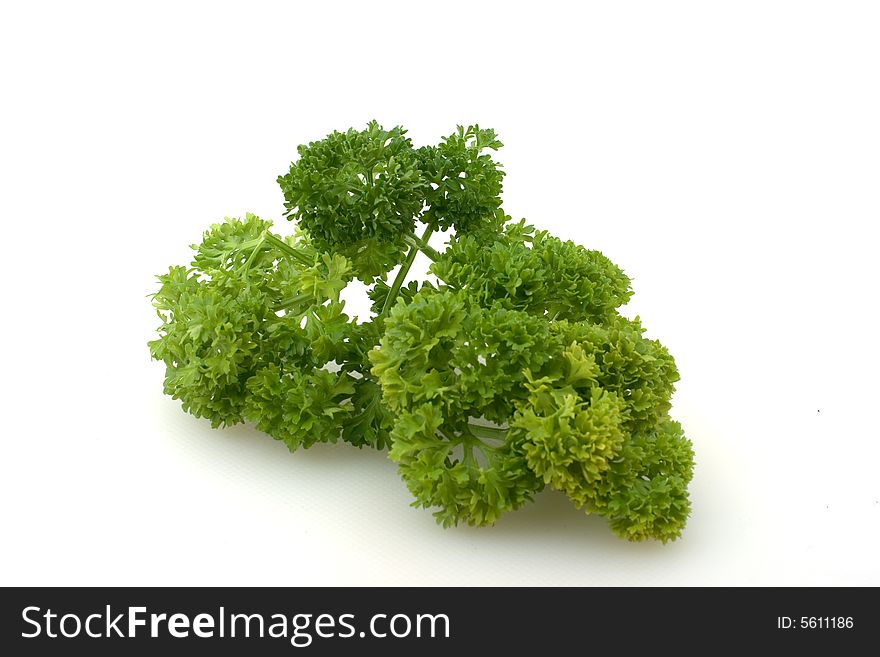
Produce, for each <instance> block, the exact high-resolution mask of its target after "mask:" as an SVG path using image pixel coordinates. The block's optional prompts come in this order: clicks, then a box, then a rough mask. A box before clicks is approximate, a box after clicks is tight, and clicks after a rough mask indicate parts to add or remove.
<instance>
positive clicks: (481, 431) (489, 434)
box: [468, 422, 508, 440]
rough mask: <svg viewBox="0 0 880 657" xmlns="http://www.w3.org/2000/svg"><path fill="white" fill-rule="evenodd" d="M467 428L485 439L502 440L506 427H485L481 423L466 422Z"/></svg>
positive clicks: (505, 435) (477, 436)
mask: <svg viewBox="0 0 880 657" xmlns="http://www.w3.org/2000/svg"><path fill="white" fill-rule="evenodd" d="M468 430H469V431H470V432H471V433H472V434H473V435H474V436H475V437H476V438H482V439H487V440H504V439H505V438H506V437H507V431H508V430H507V429H502V428H501V427H486V426H483V425H481V424H472V423H470V422H469V423H468Z"/></svg>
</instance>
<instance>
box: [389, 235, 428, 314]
mask: <svg viewBox="0 0 880 657" xmlns="http://www.w3.org/2000/svg"><path fill="white" fill-rule="evenodd" d="M433 232H434V227H433V226H428V227H427V228H426V229H425V232H424V233H422V236H421V237H420V238H418V239H419V241H420V242H422V243H424V244H426V245H427V243H428V238H430V237H431V233H433ZM421 250H422V247H421V246H419V245H418V244H412V245H410V247H409V252H408V253H407V254H406V260H404V261H403V264H402V265H400V271H398V272H397V276H395V277H394V282H393V283H392V284H391V289H390V290H388V297H387V298H386V299H385V305H383V306H382V312H381V313H379V316H380V317H384V316H385V315H387V314H388V311H389V310H391V306H393V305H394V302H395V301H396V300H397V295H398V293H399V292H400V287H401V285H403V281H405V280H406V275H407V274H408V273H409V270H410V268H411V267H412V264H413V261H414V260H415V259H416V256H417V255H418V253H419V251H421Z"/></svg>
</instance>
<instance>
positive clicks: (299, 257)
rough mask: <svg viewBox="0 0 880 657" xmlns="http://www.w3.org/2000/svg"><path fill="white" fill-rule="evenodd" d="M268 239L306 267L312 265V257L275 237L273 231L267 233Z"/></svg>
mask: <svg viewBox="0 0 880 657" xmlns="http://www.w3.org/2000/svg"><path fill="white" fill-rule="evenodd" d="M266 241H267V242H268V243H269V244H271V245H272V246H274V247H276V248H277V249H279V250H280V251H282V252H283V253H284V254H285V255H289V256H290V257H291V258H293V259H294V260H297V261H298V262H300V263H301V264H303V265H305V266H306V267H311V266H312V265H313V264H315V263H314V262H312V260H311V259H310V258H308V257H307V256H306V255H305V254H303V253H302V252H300V251H297V250H296V249H294V248H293V247H292V246H290V244H288V243H287V242H285V241H284V240H282V239H280V238H278V237H275V236H274V235H273V234H272V233H266Z"/></svg>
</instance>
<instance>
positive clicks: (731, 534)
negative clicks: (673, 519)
mask: <svg viewBox="0 0 880 657" xmlns="http://www.w3.org/2000/svg"><path fill="white" fill-rule="evenodd" d="M878 34H880V9H878V6H877V4H876V3H870V2H864V3H859V2H767V1H761V2H747V1H743V0H739V1H738V2H712V3H708V2H668V3H654V2H646V3H630V2H619V3H586V2H578V3H558V2H547V1H545V2H540V3H516V2H503V3H493V2H476V1H470V2H453V1H449V0H446V1H444V2H442V3H417V2H401V3H387V2H358V3H350V4H349V3H344V4H340V3H334V2H321V3H292V2H289V3H266V2H248V3H239V4H238V6H232V5H226V4H224V3H218V2H210V3H204V4H198V3H180V2H168V3H165V2H152V3H144V4H143V7H142V8H140V9H135V8H133V7H132V6H131V5H130V4H129V3H112V2H107V3H95V2H80V3H42V2H32V3H16V4H15V5H13V4H12V3H4V5H3V8H2V10H0V84H2V86H0V94H2V102H0V131H2V132H0V135H2V141H0V190H2V191H0V194H2V197H0V207H2V215H0V216H2V220H3V227H4V230H3V242H2V244H3V256H2V258H0V267H2V296H3V316H2V323H0V332H2V335H0V339H2V348H3V355H2V358H3V367H2V371H3V376H2V378H0V386H2V399H3V409H4V413H3V415H4V418H3V424H2V433H3V443H2V444H3V451H2V456H0V464H2V478H0V505H2V509H0V523H2V526H0V534H2V541H0V555H2V559H0V584H3V585H12V584H19V585H37V584H110V585H138V584H140V585H153V584H157V585H158V584H186V585H195V584H212V585H223V584H253V585H297V584H412V585H419V584H474V585H484V584H501V585H517V584H523V585H541V584H547V585H569V584H577V585H609V584H619V585H638V584H649V585H653V584H675V585H678V584H697V585H709V584H733V585H739V584H770V585H783V584H794V585H806V584H820V585H824V584H847V585H858V584H873V585H878V584H880V566H878V562H877V555H878V553H880V475H878V463H880V429H878V426H880V423H878V408H880V404H878V393H880V383H878V372H880V355H878V354H880V339H878V320H880V316H878V292H877V290H878V283H880V280H878V278H880V277H878V274H877V258H876V253H877V248H878V240H877V239H876V233H877V231H876V226H877V222H878V219H880V187H878V183H880V38H878ZM374 117H375V118H377V119H378V120H379V121H380V122H382V123H384V124H385V125H386V126H392V125H394V124H397V123H402V124H404V125H405V126H406V127H407V128H408V129H409V131H410V136H411V137H412V138H413V140H414V141H415V142H416V144H419V145H420V144H424V143H430V142H436V141H437V140H438V139H439V138H440V137H441V136H442V135H445V134H448V133H450V132H451V131H452V130H453V129H454V126H455V124H457V123H472V122H479V123H480V124H481V125H483V126H492V127H494V128H495V129H496V130H497V131H498V132H499V133H500V135H501V137H502V140H503V141H504V142H505V148H504V149H503V150H502V151H501V153H500V155H499V158H500V159H501V160H502V161H503V163H504V165H505V167H506V170H507V172H508V176H507V178H506V187H505V190H506V191H505V194H504V199H505V207H506V210H507V211H508V213H510V214H512V215H513V216H514V217H517V218H519V217H523V216H524V217H527V218H528V219H529V220H530V221H531V222H533V223H535V224H537V225H539V226H540V227H543V228H547V229H549V230H551V231H552V232H554V233H556V234H557V235H559V236H562V237H564V238H571V239H574V240H577V241H579V242H581V243H583V244H585V245H587V246H589V247H591V248H597V249H600V250H602V251H603V252H604V253H606V254H607V255H608V256H609V257H611V258H612V259H613V260H615V261H616V262H618V263H620V264H621V266H623V267H624V269H625V270H626V271H627V273H629V274H630V275H631V276H632V277H633V279H634V286H635V290H636V295H635V297H634V299H633V301H632V302H631V304H630V306H629V308H628V310H627V312H629V313H631V314H636V313H638V314H640V315H641V316H642V319H643V320H644V322H645V324H646V326H647V327H648V329H649V334H650V335H651V336H652V337H658V338H660V339H661V340H663V341H664V343H665V344H667V346H668V347H669V348H670V350H671V351H672V353H673V354H674V355H675V356H676V359H677V362H678V365H679V367H680V370H681V373H682V381H681V383H680V385H679V387H678V392H677V394H676V396H675V399H674V408H673V415H674V417H676V418H677V419H679V420H680V421H681V422H682V423H683V425H684V427H685V429H686V431H687V433H688V435H689V436H690V437H691V438H692V439H693V442H694V446H695V449H696V454H697V461H698V465H697V470H696V475H695V479H694V481H693V484H692V488H691V492H692V497H693V501H694V510H693V515H692V517H691V519H690V522H689V524H688V527H687V529H686V531H685V533H684V536H683V538H682V539H681V540H679V541H677V542H675V543H671V544H667V545H665V546H664V545H660V544H655V543H643V544H630V543H627V542H624V541H621V540H619V539H617V538H615V537H614V536H613V535H612V534H611V533H610V532H609V531H608V530H607V527H606V525H605V522H604V521H603V520H602V519H601V518H595V517H587V516H585V515H583V514H582V513H580V512H578V511H576V510H575V509H574V508H572V507H570V505H569V504H568V502H567V500H566V499H565V498H564V497H563V496H561V495H559V494H554V493H544V494H541V495H540V496H538V498H537V500H536V503H535V504H534V505H532V506H530V507H528V508H525V509H523V510H521V511H518V512H515V513H511V514H509V515H507V516H505V517H504V518H502V519H501V521H499V523H498V524H497V525H496V526H495V527H494V528H489V529H471V528H457V529H451V530H444V529H442V528H440V527H438V526H437V525H435V524H434V520H433V518H432V517H431V515H430V514H429V513H428V512H426V511H424V510H418V509H413V508H410V507H409V506H408V504H409V502H410V496H409V493H408V492H407V491H406V489H405V487H404V485H403V484H402V482H401V481H400V480H399V479H398V478H397V476H396V473H395V468H394V466H393V464H392V463H391V462H390V461H388V460H387V459H386V457H385V456H384V455H383V454H380V453H370V452H368V451H358V450H356V449H353V448H349V447H347V446H345V445H338V446H326V445H325V446H318V447H315V448H314V449H312V450H309V451H304V452H300V453H297V454H294V455H291V454H289V453H288V452H287V450H286V448H285V447H284V446H283V445H281V444H279V443H275V442H274V441H272V440H271V439H270V438H268V437H265V436H263V435H261V434H259V433H257V432H256V431H254V430H253V429H251V428H248V427H236V428H232V429H228V430H225V431H214V430H211V429H210V428H209V426H208V424H207V423H206V422H205V421H200V420H196V419H194V418H192V417H190V416H187V415H185V414H184V413H183V412H182V411H181V410H180V408H179V406H178V403H177V402H175V401H173V400H171V399H169V398H167V397H164V396H163V395H162V393H161V387H162V376H163V371H162V370H163V368H162V366H161V365H160V364H159V363H154V362H150V360H149V354H148V351H147V348H146V341H147V340H148V339H150V338H151V337H152V336H153V334H154V333H153V332H154V330H155V328H156V326H157V325H158V320H157V319H156V317H155V315H154V312H153V310H152V308H151V306H150V303H149V301H148V299H147V296H146V295H147V294H148V293H149V292H151V291H153V290H154V289H155V282H154V279H153V276H154V275H155V274H158V273H160V272H162V271H164V270H165V269H166V268H167V266H168V265H169V264H172V263H181V264H182V263H185V262H186V261H187V258H188V256H189V250H188V248H187V245H188V244H190V243H192V242H195V241H197V240H198V239H199V237H200V235H201V232H202V230H203V229H204V228H206V227H207V226H208V225H209V224H211V223H213V222H215V221H218V220H220V219H222V218H223V217H224V216H226V215H229V216H240V215H242V214H243V213H245V212H246V211H252V212H255V213H257V214H259V215H261V216H263V217H266V218H278V217H279V215H280V212H281V210H282V196H281V193H280V191H279V189H278V187H277V185H276V183H275V178H276V176H277V175H278V174H280V173H283V172H284V171H286V169H287V166H288V165H289V163H290V160H291V159H292V158H294V157H295V156H296V150H295V149H296V146H297V144H300V143H304V142H307V141H311V140H314V139H319V138H321V137H323V136H324V135H325V134H326V133H328V132H330V131H331V130H333V129H345V128H347V127H349V126H358V127H361V126H363V125H365V123H366V122H367V121H368V120H369V119H371V118H374ZM289 229H290V227H289V225H287V224H286V222H284V225H282V226H280V227H279V231H282V232H286V231H288V230H289Z"/></svg>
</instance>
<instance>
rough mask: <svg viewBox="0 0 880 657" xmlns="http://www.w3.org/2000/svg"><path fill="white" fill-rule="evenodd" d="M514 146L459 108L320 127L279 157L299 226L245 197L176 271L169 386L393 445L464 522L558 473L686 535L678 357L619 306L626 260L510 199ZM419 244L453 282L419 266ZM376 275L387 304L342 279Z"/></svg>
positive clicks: (615, 517) (615, 515) (168, 336)
mask: <svg viewBox="0 0 880 657" xmlns="http://www.w3.org/2000/svg"><path fill="white" fill-rule="evenodd" d="M501 146H502V144H501V142H500V141H499V140H498V138H497V136H496V135H495V133H494V131H492V130H487V129H482V128H480V127H479V126H470V127H467V128H465V127H462V126H459V127H458V129H457V131H456V132H455V133H454V134H452V135H450V136H448V137H446V138H445V139H443V140H442V141H441V143H440V144H439V145H437V146H423V147H421V148H415V147H414V146H413V144H412V142H411V141H410V139H409V138H408V137H407V136H406V131H405V130H404V129H403V128H401V127H399V126H398V127H395V128H393V129H391V130H385V129H384V128H382V127H381V126H380V125H379V124H378V123H376V122H375V121H374V122H371V123H369V124H368V125H367V127H366V129H365V130H362V131H357V130H354V129H351V130H348V131H346V132H334V133H332V134H330V135H328V136H327V137H326V138H325V139H322V140H319V141H315V142H312V143H310V144H308V145H306V146H300V147H299V149H298V152H299V158H298V159H297V161H295V162H294V163H293V164H291V166H290V170H289V171H288V172H287V173H286V174H284V175H282V176H280V177H279V178H278V183H279V184H280V186H281V189H282V192H283V193H284V198H285V208H286V215H287V217H288V218H289V219H292V220H295V221H296V229H295V231H294V234H293V235H291V236H287V237H282V236H281V235H279V234H276V233H275V232H274V231H273V225H272V223H271V222H269V221H265V220H263V219H260V218H258V217H256V216H254V215H250V214H249V215H247V216H246V217H245V218H244V219H226V220H225V221H224V222H223V223H219V224H216V225H214V226H211V228H210V229H209V230H208V231H206V232H205V233H204V235H203V238H202V241H201V243H200V244H198V245H194V246H193V249H194V250H195V255H194V257H193V260H192V262H191V265H190V266H189V267H181V266H174V267H171V268H170V269H169V270H168V272H167V273H165V274H163V275H161V276H159V277H158V279H159V284H160V287H159V290H158V291H157V292H156V293H155V294H153V295H152V298H153V303H154V305H155V307H156V309H157V312H158V314H159V316H160V318H161V322H162V323H161V325H160V327H159V337H158V339H156V340H153V341H152V342H150V344H149V347H150V352H151V354H152V356H153V358H155V359H157V360H161V361H162V362H163V363H164V364H165V367H166V373H165V383H164V387H165V392H166V393H167V394H169V395H171V396H172V397H173V398H175V399H179V400H180V401H181V403H182V405H183V408H184V410H186V411H188V412H189V413H192V414H193V415H195V416H196V417H201V418H205V419H207V420H209V421H210V422H211V424H212V426H215V427H219V426H226V425H231V424H236V423H240V422H251V423H253V424H255V425H256V427H257V428H258V429H260V430H261V431H264V432H266V433H268V434H269V435H271V436H272V437H273V438H275V439H277V440H281V441H283V442H284V443H285V444H286V445H287V446H288V447H289V448H290V450H291V451H294V450H296V449H298V448H300V447H305V448H307V447H310V446H311V445H313V444H315V443H316V442H335V441H337V440H339V439H341V440H344V441H346V442H349V443H351V444H353V445H355V446H357V447H364V446H369V447H372V448H375V449H388V455H389V457H390V458H391V459H392V460H393V461H395V462H396V463H397V464H398V467H399V473H400V476H401V477H402V479H403V480H404V482H405V483H406V485H407V487H408V488H409V490H410V491H411V492H412V494H413V496H414V497H415V502H414V504H415V505H417V506H422V507H426V508H430V509H432V510H433V511H434V515H435V516H436V518H437V519H438V521H439V522H441V523H442V524H443V525H446V526H449V525H455V524H458V523H462V522H464V523H467V524H471V525H488V524H492V523H494V522H495V521H496V520H497V519H498V518H499V517H500V516H501V515H502V514H503V513H504V512H506V511H509V510H512V509H516V508H518V507H520V506H522V505H523V504H525V503H527V502H529V501H530V500H531V499H532V498H533V496H534V494H535V493H537V492H539V491H540V490H542V489H543V488H544V487H545V486H549V487H551V488H555V489H557V490H560V491H562V492H564V493H565V494H566V495H567V496H568V497H569V498H570V499H571V501H572V502H573V503H574V504H575V505H576V506H577V507H579V508H582V509H584V510H585V511H586V512H587V513H597V514H601V515H603V516H605V517H607V518H608V521H609V526H610V527H611V529H612V530H613V531H614V532H615V533H617V534H619V535H620V536H623V537H625V538H627V539H630V540H642V539H647V538H654V539H659V540H661V541H664V542H665V541H667V540H671V539H675V538H677V537H678V536H679V535H680V533H681V530H682V528H683V527H684V524H685V521H686V519H687V517H688V514H689V512H690V502H689V499H688V492H687V486H688V483H689V481H690V479H691V475H692V471H693V451H692V447H691V443H690V441H689V440H688V439H687V438H685V436H684V435H683V433H682V430H681V426H680V425H679V424H678V423H677V422H675V421H673V420H672V419H671V418H670V417H669V409H670V398H671V396H672V393H673V385H674V383H675V381H677V380H678V371H677V370H676V367H675V363H674V361H673V359H672V357H671V356H670V355H669V353H668V352H667V350H666V349H665V348H664V347H663V346H662V345H661V344H660V343H659V342H657V341H656V340H649V339H647V338H645V337H644V329H643V328H642V326H641V324H640V322H639V320H638V319H636V320H630V319H627V318H625V317H623V316H622V315H621V314H620V313H619V311H618V309H619V308H620V307H621V306H622V305H623V304H625V303H626V302H627V300H628V299H629V298H630V296H631V294H632V289H631V287H630V280H629V278H628V277H627V276H626V275H625V274H624V273H623V271H622V270H621V269H620V268H619V267H617V266H616V265H615V264H614V263H613V262H611V261H610V260H609V259H608V258H606V257H605V256H604V255H602V254H601V253H599V252H598V251H593V250H589V249H586V248H584V247H582V246H580V245H578V244H575V243H573V242H570V241H562V240H560V239H557V238H555V237H553V236H551V235H550V234H548V233H547V232H546V231H540V230H536V229H535V228H534V227H533V226H531V225H528V224H526V223H525V221H519V222H514V221H512V220H511V218H510V217H508V216H507V215H505V214H504V212H503V210H502V209H501V191H502V182H503V178H504V172H503V170H502V169H501V167H500V165H499V164H498V163H497V162H496V161H495V160H494V159H493V157H492V155H491V153H492V152H494V151H496V150H498V149H499V148H500V147H501ZM436 231H448V232H449V235H450V239H449V244H448V247H447V248H446V249H445V250H444V251H443V252H442V253H440V252H437V251H436V250H435V249H433V248H432V247H431V246H430V245H429V244H428V240H429V238H430V237H431V235H432V234H433V233H434V232H436ZM418 253H424V254H425V255H427V256H428V257H429V258H430V259H431V260H432V261H433V262H432V265H431V273H432V274H434V275H435V276H436V277H437V279H438V280H439V283H437V284H432V283H430V282H427V281H415V280H413V281H409V282H407V277H408V274H409V271H410V267H411V265H412V263H413V260H414V259H415V257H416V255H417V254H418ZM395 267H397V268H398V270H397V273H396V275H395V277H394V278H393V280H391V282H390V283H389V282H388V277H389V274H390V273H391V271H392V270H393V269H394V268H395ZM355 278H356V279H359V280H360V281H362V282H364V283H366V284H367V285H368V290H369V291H368V294H369V296H370V300H371V301H372V313H371V317H370V318H369V321H367V322H360V323H359V322H357V321H355V320H354V319H353V318H351V317H349V316H348V315H347V314H346V313H345V304H344V302H343V301H342V300H341V298H340V294H341V292H342V290H343V289H344V288H345V287H346V286H347V285H348V283H349V282H351V281H352V280H354V279H355Z"/></svg>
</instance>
